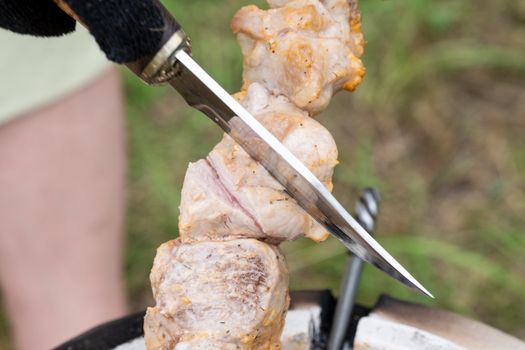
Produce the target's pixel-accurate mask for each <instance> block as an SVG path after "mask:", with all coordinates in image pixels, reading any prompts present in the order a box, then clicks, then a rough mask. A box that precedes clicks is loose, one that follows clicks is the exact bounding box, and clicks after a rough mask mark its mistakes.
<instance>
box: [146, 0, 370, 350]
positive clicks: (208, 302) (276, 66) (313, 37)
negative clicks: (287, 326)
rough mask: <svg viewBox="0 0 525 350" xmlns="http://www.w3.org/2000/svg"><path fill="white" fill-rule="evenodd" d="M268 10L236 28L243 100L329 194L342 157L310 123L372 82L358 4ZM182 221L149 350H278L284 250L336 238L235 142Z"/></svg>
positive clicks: (187, 197)
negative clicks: (337, 99)
mask: <svg viewBox="0 0 525 350" xmlns="http://www.w3.org/2000/svg"><path fill="white" fill-rule="evenodd" d="M269 4H270V6H271V9H270V10H267V11H264V10H260V9H258V8H256V7H255V6H247V7H244V8H243V9H241V10H240V11H239V12H238V13H237V14H236V15H235V17H234V19H233V22H232V29H233V31H234V32H235V33H237V34H238V39H239V42H240V44H241V47H242V50H243V54H244V56H245V64H244V66H245V73H244V84H243V88H242V90H241V92H239V93H238V94H236V95H235V97H236V98H237V99H238V100H239V101H240V102H241V103H242V104H243V105H244V106H245V108H246V109H247V110H248V111H249V112H250V113H252V114H253V115H254V116H255V117H256V118H258V119H259V121H261V122H262V123H263V124H264V125H265V127H266V128H268V129H269V130H270V131H271V132H272V133H274V134H275V136H276V137H277V138H279V139H280V141H281V142H283V143H284V145H285V146H287V147H288V148H289V150H290V151H291V152H292V153H294V154H295V155H296V156H297V157H298V158H299V159H300V160H301V161H303V162H304V163H305V164H306V166H307V167H308V168H309V169H310V170H311V171H312V172H314V174H315V175H316V176H317V177H318V178H319V179H320V180H321V181H322V182H323V183H324V184H325V186H326V187H327V188H328V189H331V187H332V182H331V176H332V173H333V168H334V167H335V165H336V164H337V149H336V146H335V143H334V141H333V138H332V137H331V135H330V134H329V133H328V131H327V130H326V129H325V128H324V127H322V126H321V125H320V124H319V123H317V122H316V121H315V120H313V119H312V118H311V116H312V115H314V114H316V113H318V112H320V111H321V110H322V109H324V108H325V107H326V105H327V104H328V102H329V100H330V98H331V96H332V94H333V93H335V92H336V91H337V90H339V89H341V88H345V89H348V90H353V89H354V88H355V87H356V86H357V84H359V82H360V81H361V79H362V77H363V74H364V68H363V66H362V63H361V61H360V59H359V57H360V55H361V54H362V50H363V38H362V34H361V33H360V16H359V12H358V10H357V4H356V1H354V0H350V1H347V0H322V1H319V0H295V1H283V0H279V1H278V0H270V1H269ZM180 212H181V215H180V220H179V231H180V238H179V239H178V240H176V241H170V242H168V243H165V244H164V245H162V246H161V247H160V248H159V250H158V252H157V257H156V259H155V263H154V266H153V269H152V272H151V282H152V287H153V293H154V297H155V301H156V306H155V307H152V308H148V311H147V315H146V318H145V329H144V330H145V339H146V344H147V346H148V349H279V348H280V344H279V337H280V333H281V331H282V326H283V322H284V317H285V314H286V310H287V307H288V301H287V300H288V286H287V281H288V273H287V270H286V265H285V261H284V258H283V256H282V253H280V251H279V248H278V247H277V246H276V244H278V243H280V242H281V241H283V240H292V239H296V238H298V237H301V236H303V235H304V236H307V237H310V238H312V239H314V240H316V241H322V240H324V239H326V237H327V236H328V234H327V233H326V232H325V230H324V229H323V228H321V226H320V225H318V224H317V223H316V222H315V221H314V220H313V219H311V218H310V217H309V216H308V215H307V214H306V213H305V212H304V211H303V210H302V209H301V208H300V207H299V206H298V205H297V204H296V203H295V201H294V200H293V199H291V198H290V197H289V196H288V195H287V194H286V193H285V191H284V189H283V187H282V186H281V185H280V184H279V183H278V182H277V181H275V180H274V179H273V178H272V177H271V176H270V175H269V174H268V173H267V171H266V170H265V169H264V168H263V167H262V166H261V165H259V164H258V163H257V162H255V161H253V160H252V159H251V158H250V157H249V155H248V154H246V153H245V152H244V150H243V149H242V148H240V147H239V146H238V145H237V144H235V142H234V141H233V140H232V139H231V138H230V137H229V136H226V135H225V136H224V138H223V140H222V141H221V142H220V143H219V144H218V145H217V146H216V147H215V148H214V149H213V150H212V152H211V153H210V154H209V155H208V157H207V158H206V159H203V160H200V161H198V162H196V163H193V164H190V166H189V168H188V171H187V174H186V177H185V181H184V185H183V190H182V200H181V207H180ZM263 242H264V243H263ZM250 276H252V277H250ZM253 276H259V277H261V276H263V280H264V283H257V282H255V279H254V277H253ZM257 281H259V282H260V281H261V280H258V279H257Z"/></svg>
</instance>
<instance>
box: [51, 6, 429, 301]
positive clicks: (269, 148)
mask: <svg viewBox="0 0 525 350" xmlns="http://www.w3.org/2000/svg"><path fill="white" fill-rule="evenodd" d="M55 3H57V5H58V6H60V7H61V8H62V9H63V10H64V11H65V12H66V13H67V14H69V15H70V16H71V17H73V18H75V19H76V20H77V21H79V22H81V23H82V24H84V25H85V26H86V27H87V28H88V29H89V30H90V31H92V33H93V34H94V36H95V37H96V38H97V41H98V42H99V45H100V46H101V48H102V49H103V50H104V51H105V52H106V54H107V55H108V57H109V58H110V59H112V57H111V55H110V54H108V51H110V52H112V53H115V52H117V53H118V52H126V50H129V48H130V47H135V46H137V43H139V44H140V43H141V42H144V41H146V43H145V44H147V45H149V46H151V40H152V39H151V37H152V35H153V37H155V35H156V37H157V38H158V41H159V42H158V43H155V46H154V47H156V48H157V49H156V50H154V52H153V53H152V54H146V55H143V56H141V57H132V60H130V59H129V58H127V59H126V58H122V57H121V58H118V59H112V60H113V61H116V62H118V63H124V64H125V65H126V66H127V67H128V68H129V69H130V70H131V71H132V72H133V73H135V74H136V75H137V76H139V77H140V78H141V79H142V80H143V81H145V82H146V83H148V84H166V83H167V84H170V85H171V86H172V87H174V88H175V89H176V90H177V91H178V92H179V93H180V94H181V95H182V97H183V98H184V99H185V100H186V102H187V103H188V104H189V105H190V106H192V107H194V108H196V109H198V110H200V111H201V112H202V113H204V114H205V115H206V116H208V117H209V118H210V119H211V120H213V121H214V122H215V123H216V124H217V125H218V126H219V127H220V128H222V129H223V130H224V131H225V132H226V133H227V134H228V135H230V136H231V137H232V138H233V139H234V140H235V141H236V142H237V143H238V144H239V145H241V146H242V147H243V149H244V150H245V151H246V152H247V153H248V154H249V155H250V156H251V157H252V158H254V159H255V160H256V161H258V162H260V163H261V164H262V165H263V166H264V167H265V168H266V170H268V172H269V173H270V174H271V175H272V176H273V177H274V178H275V179H277V181H279V182H280V183H281V184H282V185H283V186H284V188H285V189H286V191H287V192H288V194H289V195H290V196H291V197H292V198H293V199H295V201H296V202H297V203H298V204H299V205H300V206H301V207H302V208H303V209H304V210H305V211H306V212H308V213H309V214H310V216H312V217H313V218H314V219H315V220H316V221H317V222H319V223H320V224H321V225H323V226H324V227H325V228H326V229H327V230H328V231H329V232H330V233H331V234H332V235H333V236H334V237H336V238H337V239H338V240H339V241H341V242H342V243H343V244H344V245H345V246H346V248H348V249H349V250H350V251H351V252H352V253H354V254H355V255H356V256H358V257H359V258H361V259H363V260H364V261H366V262H368V263H370V264H372V265H373V266H375V267H377V268H378V269H380V270H382V271H383V272H385V273H387V274H388V275H390V276H391V277H393V278H395V279H396V280H398V281H400V282H402V283H404V284H405V285H407V286H408V287H410V288H412V289H414V290H416V291H418V292H420V293H422V294H425V295H428V296H430V297H433V296H432V294H430V292H429V291H428V290H427V289H425V287H423V285H421V283H419V282H418V281H417V280H416V279H415V278H414V277H413V276H412V275H411V274H410V273H409V272H408V271H407V270H406V269H405V268H404V267H403V266H401V264H400V263H398V262H397V261H396V260H395V259H394V258H393V257H392V256H391V255H390V254H389V253H388V252H387V251H386V250H385V249H384V248H383V247H382V246H381V245H380V244H379V243H378V242H376V241H375V240H374V239H373V238H372V237H371V236H370V235H369V234H368V232H367V231H366V230H365V229H364V228H363V227H362V226H361V225H360V224H359V223H358V222H357V221H356V220H355V219H354V218H353V217H352V216H351V215H350V214H349V213H348V212H347V211H346V210H345V209H344V208H343V206H342V205H341V204H340V203H339V202H338V201H337V199H336V198H335V197H334V196H333V195H332V194H331V193H330V192H329V191H328V190H327V189H326V188H325V187H324V185H323V184H322V183H321V182H320V181H319V180H318V179H317V178H316V177H315V175H314V174H312V172H311V171H310V170H309V169H308V168H307V167H306V166H305V165H304V164H303V163H302V162H301V161H300V160H298V159H297V158H296V157H295V156H294V155H293V154H292V153H291V152H290V151H289V150H288V149H287V148H286V147H285V146H284V145H283V144H281V143H280V142H279V141H278V140H277V138H275V137H274V136H273V135H272V134H271V133H270V132H269V131H268V130H267V129H266V128H264V126H262V125H261V124H260V123H259V122H258V121H257V120H256V119H255V118H254V117H253V116H252V115H251V114H250V113H249V112H248V111H247V110H246V109H244V107H242V106H241V105H240V104H239V103H238V102H237V101H236V100H235V99H234V98H233V97H232V96H231V95H230V94H229V93H228V92H226V91H225V90H224V89H223V88H222V87H221V86H220V85H219V84H218V83H217V82H216V81H215V80H214V79H213V78H211V77H210V76H209V75H208V74H207V73H206V72H205V71H204V69H202V68H201V67H200V65H199V64H198V63H197V62H195V60H194V59H193V58H192V57H191V45H190V40H189V38H188V37H187V35H186V34H185V33H184V31H183V30H182V28H181V26H180V25H179V24H178V23H177V21H176V20H175V19H174V18H173V16H172V15H171V14H170V13H169V11H168V10H166V9H165V8H164V7H163V6H162V4H161V3H160V2H158V0H148V1H145V0H141V1H140V6H141V10H142V12H141V13H140V12H139V16H140V15H141V14H142V15H144V20H142V19H141V18H133V13H134V12H133V11H129V7H128V10H127V11H126V12H125V11H122V13H121V14H120V16H119V14H118V13H115V10H116V9H117V11H118V10H119V6H123V5H125V4H128V6H129V4H130V3H133V1H129V0H128V1H127V2H123V1H122V0H105V1H98V2H97V3H98V5H97V8H96V11H93V10H86V7H85V5H82V3H83V1H79V0H55ZM86 3H87V2H86ZM82 6H84V7H82ZM148 6H149V7H148ZM93 7H95V5H93ZM93 13H95V14H94V15H93ZM153 14H155V15H157V16H160V22H159V21H158V19H157V18H155V19H154V21H153V22H152V21H151V16H152V15H153ZM105 15H107V16H109V17H112V18H113V19H115V16H117V17H118V18H117V20H116V22H112V23H110V25H109V26H108V27H105V28H103V30H102V32H100V28H98V29H99V32H98V33H95V28H94V23H96V22H97V21H100V17H101V16H105ZM135 17H136V16H135ZM146 17H147V18H146ZM132 20H134V22H133V23H131V25H130V21H132ZM148 21H149V22H152V23H160V24H161V25H156V26H154V27H153V26H151V25H149V27H147V26H144V27H143V28H142V27H141V24H142V23H149V22H148ZM126 25H129V28H128V29H129V30H125V29H126ZM135 26H136V27H137V28H135ZM92 27H93V28H92ZM92 29H93V30H92ZM141 30H142V32H141ZM104 31H106V32H109V36H110V39H111V36H112V37H115V36H116V34H114V33H112V31H115V32H118V33H117V34H119V35H120V37H118V40H116V41H115V43H116V44H115V45H121V47H117V48H115V47H112V48H111V50H108V48H107V47H104V45H106V46H107V45H110V44H111V40H99V39H100V35H104ZM97 34H98V37H97ZM145 38H147V40H146V39H145ZM103 39H106V38H103ZM105 49H106V50H105ZM119 49H120V50H119ZM139 51H140V50H139ZM113 58H114V57H113Z"/></svg>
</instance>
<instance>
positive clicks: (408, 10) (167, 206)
mask: <svg viewBox="0 0 525 350" xmlns="http://www.w3.org/2000/svg"><path fill="white" fill-rule="evenodd" d="M164 2H165V3H166V4H167V5H168V7H170V9H171V10H172V11H173V13H175V14H176V16H177V18H178V20H179V21H180V22H181V23H182V25H183V27H184V28H185V30H186V31H187V33H189V34H190V36H191V37H192V39H193V50H194V56H195V57H196V59H197V60H198V61H199V62H201V63H202V65H203V66H204V67H205V68H206V69H207V70H208V71H209V72H210V73H211V75H212V76H213V77H215V78H216V79H217V80H218V81H219V82H220V83H221V84H222V85H223V86H224V87H225V88H226V89H227V90H229V91H231V92H232V93H233V92H235V91H236V89H238V88H239V86H240V84H241V71H242V57H241V54H240V50H239V48H238V46H237V44H236V41H235V38H234V37H233V35H232V34H231V33H230V32H229V30H228V24H229V20H230V19H231V17H232V16H233V14H234V13H235V11H236V10H237V9H238V8H240V7H241V6H242V5H245V4H247V2H246V1H240V0H224V1H220V2H219V1H212V0H193V1H183V0H169V1H168V0H167V1H164ZM256 3H257V4H258V5H261V6H264V4H263V2H262V1H257V2H256ZM360 8H361V11H362V15H363V16H362V18H363V31H364V33H365V38H366V40H367V42H368V46H367V49H366V51H365V57H364V61H365V65H366V67H367V76H366V78H365V81H364V83H363V84H362V85H361V86H360V87H359V88H358V89H357V91H356V92H355V93H352V94H348V93H344V92H343V93H340V94H339V95H338V96H337V97H336V98H334V100H333V102H332V104H331V106H330V107H329V109H328V110H327V111H326V112H324V113H323V114H322V115H321V116H319V117H318V120H319V121H321V122H322V123H323V124H324V125H325V126H326V127H327V128H328V129H329V130H330V131H331V132H332V133H333V135H334V137H335V140H336V141H337V143H338V147H339V151H340V160H341V165H340V166H339V167H338V168H337V170H336V173H335V189H334V192H335V194H336V196H337V197H338V198H339V199H340V200H341V201H342V202H343V204H344V205H345V206H346V207H347V208H352V207H353V205H354V201H355V199H356V198H357V196H358V193H359V191H360V189H361V188H363V187H364V186H370V185H372V186H375V187H377V188H378V189H379V190H380V192H381V195H382V200H383V202H382V212H381V214H380V219H379V227H378V232H377V238H378V240H379V241H380V242H381V243H382V244H384V246H385V247H386V248H387V249H388V250H390V251H391V252H392V253H393V255H394V256H396V257H397V258H399V260H400V261H401V262H402V263H404V264H406V267H407V268H408V270H410V271H412V272H413V273H414V275H415V276H416V277H417V278H418V279H419V280H420V281H421V282H422V283H423V284H424V285H425V286H427V287H428V288H429V289H430V290H431V291H432V292H433V293H434V295H435V296H436V299H435V300H434V301H431V300H428V299H426V298H423V297H420V296H417V295H415V294H414V293H412V292H411V291H409V290H408V289H406V288H404V287H403V286H401V285H400V284H398V283H396V282H394V281H392V280H391V279H389V278H387V277H386V276H384V275H383V274H382V273H380V272H377V271H376V270H375V269H373V268H370V267H368V266H367V267H366V268H365V270H364V274H363V277H362V283H361V286H360V292H359V297H358V298H359V301H360V302H361V303H364V304H367V305H372V304H373V303H374V302H375V300H376V299H377V296H378V295H379V294H380V293H388V294H390V295H393V296H396V297H400V298H404V299H407V300H415V301H419V302H424V303H430V304H433V305H435V306H437V307H441V308H447V309H450V310H453V311H456V312H459V313H461V314H464V315H467V316H470V317H473V318H476V319H479V320H481V321H483V322H486V323H488V324H491V325H494V326H496V327H498V328H501V329H503V330H504V331H507V332H510V333H513V334H515V335H517V336H519V337H521V338H525V330H524V328H523V325H524V324H525V299H524V293H525V292H524V291H525V254H524V253H523V252H524V251H525V137H524V135H525V103H524V102H525V80H524V78H525V3H524V2H523V1H510V0H498V1H490V0H479V1H468V0H441V1H430V0H403V1H394V0H386V1H385V0H361V1H360ZM124 76H125V89H126V94H127V97H128V106H127V112H128V129H129V153H130V163H129V176H130V183H129V201H128V203H129V210H128V213H129V216H128V225H127V228H128V242H127V254H126V261H125V268H126V276H127V282H128V287H129V295H130V300H131V307H132V308H133V309H142V308H144V307H145V305H147V304H149V303H151V296H150V290H149V281H148V274H149V269H150V267H151V264H152V260H153V257H154V254H155V249H156V247H157V246H158V245H160V244H161V243H162V242H164V241H166V240H169V239H172V238H174V237H176V235H177V216H178V204H179V200H180V189H181V186H182V181H183V177H184V172H185V169H186V167H187V164H188V162H190V161H195V160H197V159H199V158H200V157H203V156H204V155H206V154H207V152H208V151H209V150H210V149H211V148H212V147H213V145H214V144H215V143H216V142H217V141H218V140H219V139H220V137H221V133H220V132H219V131H218V130H217V129H216V128H215V126H214V125H212V123H211V122H210V121H208V120H207V119H206V118H204V117H203V116H201V115H200V114H199V113H198V112H195V111H193V110H191V109H189V108H188V107H186V106H185V105H184V102H183V101H182V100H181V98H180V97H178V96H177V94H176V93H174V92H172V91H171V90H170V89H154V88H150V87H147V86H145V85H143V84H142V83H140V82H139V81H137V79H135V78H134V77H131V76H130V75H128V74H124ZM283 249H284V250H285V252H286V255H287V258H288V262H289V265H290V271H291V287H292V288H293V289H299V288H300V289H314V288H315V289H324V288H330V289H332V290H333V291H334V293H337V292H338V289H339V285H340V282H341V276H342V273H343V271H344V263H345V252H344V249H343V248H342V247H341V246H340V245H339V244H338V243H337V242H335V241H334V240H331V239H330V240H328V241H327V242H325V243H323V244H315V243H312V242H309V241H306V240H299V241H296V242H290V243H286V244H284V245H283ZM5 329H6V326H5V321H3V319H2V318H0V344H2V342H3V341H4V340H5V339H6V332H5ZM4 343H5V341H4Z"/></svg>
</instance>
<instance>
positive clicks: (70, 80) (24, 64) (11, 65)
mask: <svg viewBox="0 0 525 350" xmlns="http://www.w3.org/2000/svg"><path fill="white" fill-rule="evenodd" d="M79 27H80V26H79ZM110 64H111V63H110V62H109V61H107V60H106V58H105V57H104V55H103V54H102V52H101V51H100V50H99V48H98V46H97V44H96V43H95V40H94V39H93V38H92V37H91V35H90V34H89V33H88V32H87V31H86V30H84V29H83V28H78V29H77V30H76V32H75V33H73V34H70V35H66V36H63V37H59V38H35V37H30V36H27V35H19V34H14V33H11V32H9V31H6V30H3V29H0V123H3V122H6V121H7V120H10V119H12V118H14V117H17V116H20V115H23V114H25V113H28V112H30V111H32V110H34V109H36V108H39V107H42V106H45V105H47V104H49V103H52V102H53V101H55V100H57V99H59V98H60V97H62V96H64V95H66V94H68V93H71V92H73V91H75V89H78V88H80V87H82V86H83V85H85V84H87V83H89V82H90V81H91V80H93V79H94V78H96V77H97V76H98V75H100V74H102V72H103V71H105V70H106V69H108V67H109V66H110Z"/></svg>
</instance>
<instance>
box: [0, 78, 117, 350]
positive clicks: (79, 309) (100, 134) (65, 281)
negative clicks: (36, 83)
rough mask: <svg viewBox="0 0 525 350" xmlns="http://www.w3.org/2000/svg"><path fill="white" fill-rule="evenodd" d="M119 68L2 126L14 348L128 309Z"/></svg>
mask: <svg viewBox="0 0 525 350" xmlns="http://www.w3.org/2000/svg"><path fill="white" fill-rule="evenodd" d="M124 143H125V142H124V127H123V109H122V96H121V89H120V81H119V77H118V74H117V72H115V71H111V72H109V73H107V74H104V76H103V77H101V78H98V79H97V80H96V81H94V82H92V83H90V84H89V85H88V86H86V87H84V88H83V89H82V90H81V91H77V92H74V93H72V94H71V95H69V96H67V97H66V98H64V99H62V100H60V101H58V102H56V103H54V104H52V105H50V106H47V107H46V108H43V109H41V110H38V111H35V112H33V113H30V114H29V115H27V116H24V117H22V118H19V119H17V120H15V121H13V122H11V123H8V124H6V125H3V126H0V284H1V286H2V288H3V298H4V300H5V302H6V303H7V305H6V307H7V310H8V313H9V318H10V322H11V325H12V329H13V332H14V336H15V344H16V347H17V349H20V350H27V349H33V350H34V349H49V348H51V347H53V346H56V345H58V344H59V343H61V342H63V341H65V340H67V339H69V338H71V337H73V336H75V335H77V334H79V333H81V332H83V331H84V330H86V329H88V328H90V327H92V326H94V325H97V324H99V323H101V322H104V321H106V320H109V319H112V318H115V317H118V316H122V315H123V314H124V313H125V297H124V292H123V283H122V269H121V267H122V266H121V262H122V259H121V257H122V248H123V235H122V226H123V215H124V185H125V147H124Z"/></svg>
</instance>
